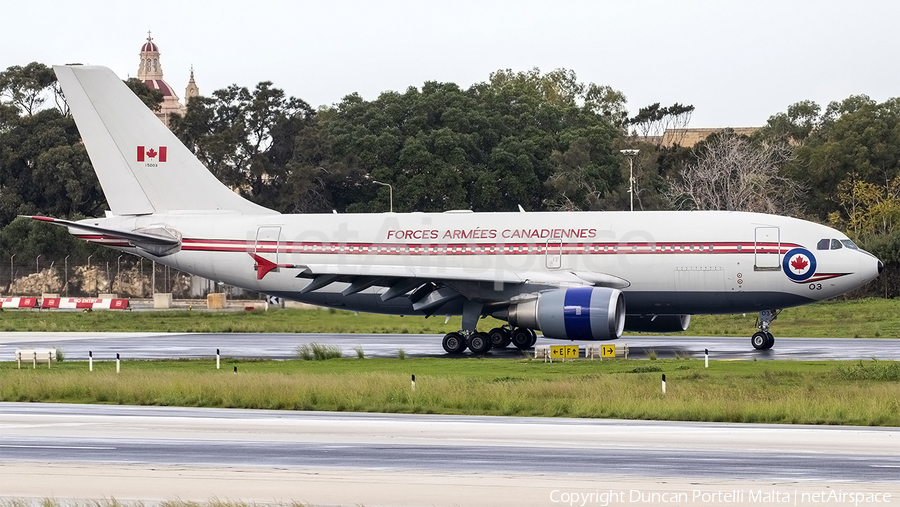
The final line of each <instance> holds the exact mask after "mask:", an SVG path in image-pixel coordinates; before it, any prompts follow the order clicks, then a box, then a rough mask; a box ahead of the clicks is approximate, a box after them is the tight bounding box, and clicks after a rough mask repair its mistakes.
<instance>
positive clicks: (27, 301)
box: [0, 298, 37, 308]
mask: <svg viewBox="0 0 900 507" xmlns="http://www.w3.org/2000/svg"><path fill="white" fill-rule="evenodd" d="M36 304H37V298H0V308H34V305H36Z"/></svg>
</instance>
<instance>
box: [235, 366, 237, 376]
mask: <svg viewBox="0 0 900 507" xmlns="http://www.w3.org/2000/svg"><path fill="white" fill-rule="evenodd" d="M234 374H235V375H237V366H235V367H234Z"/></svg>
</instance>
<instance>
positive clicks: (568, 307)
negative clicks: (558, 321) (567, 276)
mask: <svg viewBox="0 0 900 507" xmlns="http://www.w3.org/2000/svg"><path fill="white" fill-rule="evenodd" d="M593 291H594V289H593V287H578V288H573V289H566V299H565V307H564V308H563V320H564V321H565V323H566V338H569V339H574V340H578V339H582V340H590V339H591V293H593Z"/></svg>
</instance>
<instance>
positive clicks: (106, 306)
mask: <svg viewBox="0 0 900 507" xmlns="http://www.w3.org/2000/svg"><path fill="white" fill-rule="evenodd" d="M41 308H59V309H64V310H65V309H69V310H125V309H127V308H128V300H127V299H96V298H44V299H43V300H41Z"/></svg>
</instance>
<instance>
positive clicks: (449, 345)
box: [441, 333, 466, 354]
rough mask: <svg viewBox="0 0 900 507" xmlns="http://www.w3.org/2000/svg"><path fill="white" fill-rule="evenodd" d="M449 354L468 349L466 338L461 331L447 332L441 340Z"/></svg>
mask: <svg viewBox="0 0 900 507" xmlns="http://www.w3.org/2000/svg"><path fill="white" fill-rule="evenodd" d="M441 345H443V346H444V350H446V351H447V353H448V354H462V353H463V351H464V350H466V340H465V339H464V338H463V337H462V335H461V334H459V333H447V334H445V335H444V340H443V341H442V342H441Z"/></svg>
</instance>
